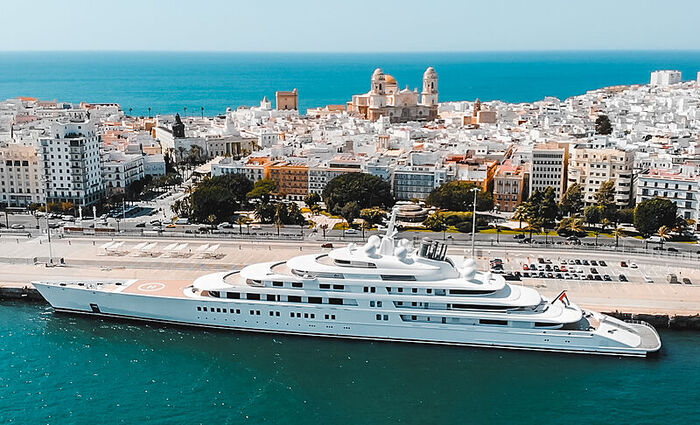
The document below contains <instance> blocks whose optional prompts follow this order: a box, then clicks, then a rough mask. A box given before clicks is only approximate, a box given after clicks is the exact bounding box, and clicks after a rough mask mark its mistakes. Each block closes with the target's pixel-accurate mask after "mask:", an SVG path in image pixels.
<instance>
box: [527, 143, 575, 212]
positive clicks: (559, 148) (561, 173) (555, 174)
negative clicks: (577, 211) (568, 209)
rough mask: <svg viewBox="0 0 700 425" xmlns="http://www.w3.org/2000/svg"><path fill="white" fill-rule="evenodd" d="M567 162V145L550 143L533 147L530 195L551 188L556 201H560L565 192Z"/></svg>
mask: <svg viewBox="0 0 700 425" xmlns="http://www.w3.org/2000/svg"><path fill="white" fill-rule="evenodd" d="M568 162H569V145H568V144H563V143H562V144H560V143H553V142H550V143H543V144H538V145H536V146H535V147H533V149H532V168H531V172H530V185H529V186H530V193H531V194H532V193H533V192H535V191H537V190H539V191H543V190H546V189H547V188H548V187H552V188H554V193H555V195H556V200H557V201H559V200H561V197H562V195H563V194H564V192H565V191H566V183H567V167H568Z"/></svg>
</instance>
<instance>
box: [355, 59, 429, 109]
mask: <svg viewBox="0 0 700 425" xmlns="http://www.w3.org/2000/svg"><path fill="white" fill-rule="evenodd" d="M347 109H348V112H350V113H355V114H357V115H359V116H361V117H362V118H364V119H368V120H370V121H377V120H378V119H379V118H380V117H382V116H384V117H388V118H389V120H390V121H391V122H407V121H428V120H434V119H435V118H437V111H438V75H437V72H435V69H433V67H432V66H431V67H428V69H427V70H426V71H425V73H424V74H423V91H422V92H421V93H420V94H419V93H418V90H411V89H409V88H408V87H406V88H405V89H403V90H399V84H398V82H397V81H396V78H394V77H393V76H391V75H389V74H385V73H384V71H382V69H381V68H377V69H375V70H374V73H373V74H372V83H371V89H370V91H369V92H367V93H364V94H358V95H354V96H353V97H352V100H351V101H350V102H348V108H347Z"/></svg>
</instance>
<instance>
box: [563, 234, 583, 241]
mask: <svg viewBox="0 0 700 425" xmlns="http://www.w3.org/2000/svg"><path fill="white" fill-rule="evenodd" d="M566 240H567V241H570V242H581V239H579V238H578V236H573V235H572V236H569V237H568V238H566Z"/></svg>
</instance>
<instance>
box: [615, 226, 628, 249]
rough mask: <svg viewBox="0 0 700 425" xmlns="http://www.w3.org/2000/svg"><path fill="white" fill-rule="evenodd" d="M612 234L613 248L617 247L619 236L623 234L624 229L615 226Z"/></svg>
mask: <svg viewBox="0 0 700 425" xmlns="http://www.w3.org/2000/svg"><path fill="white" fill-rule="evenodd" d="M613 235H614V236H615V248H617V247H618V245H619V241H620V237H624V236H625V231H624V230H623V229H622V227H617V228H615V230H613Z"/></svg>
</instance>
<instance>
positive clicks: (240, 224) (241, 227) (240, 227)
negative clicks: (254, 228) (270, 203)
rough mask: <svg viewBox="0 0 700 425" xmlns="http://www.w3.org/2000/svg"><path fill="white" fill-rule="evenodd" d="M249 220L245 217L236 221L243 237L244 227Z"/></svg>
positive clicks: (239, 232)
mask: <svg viewBox="0 0 700 425" xmlns="http://www.w3.org/2000/svg"><path fill="white" fill-rule="evenodd" d="M247 222H248V218H247V217H244V216H240V217H238V220H236V224H238V234H239V235H242V234H243V225H244V224H247Z"/></svg>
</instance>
